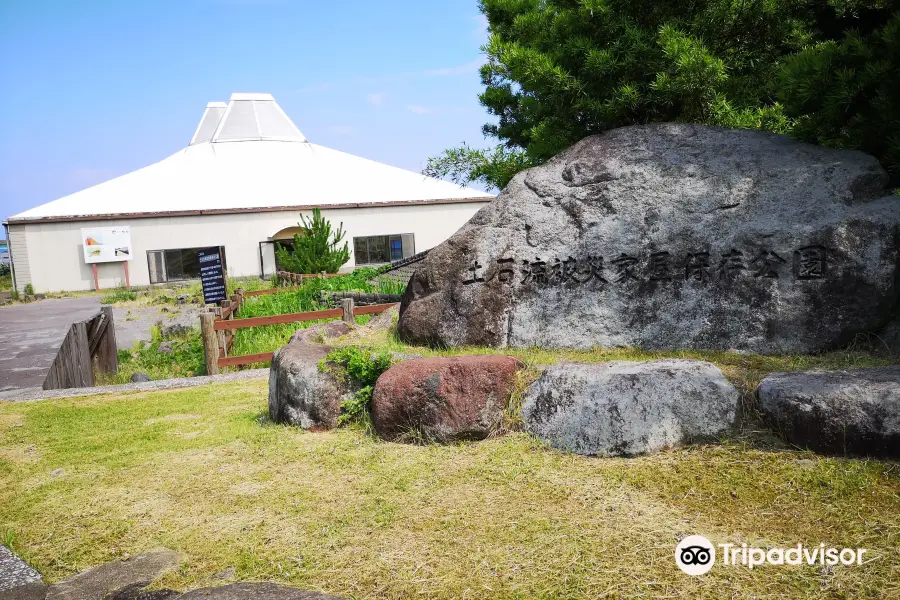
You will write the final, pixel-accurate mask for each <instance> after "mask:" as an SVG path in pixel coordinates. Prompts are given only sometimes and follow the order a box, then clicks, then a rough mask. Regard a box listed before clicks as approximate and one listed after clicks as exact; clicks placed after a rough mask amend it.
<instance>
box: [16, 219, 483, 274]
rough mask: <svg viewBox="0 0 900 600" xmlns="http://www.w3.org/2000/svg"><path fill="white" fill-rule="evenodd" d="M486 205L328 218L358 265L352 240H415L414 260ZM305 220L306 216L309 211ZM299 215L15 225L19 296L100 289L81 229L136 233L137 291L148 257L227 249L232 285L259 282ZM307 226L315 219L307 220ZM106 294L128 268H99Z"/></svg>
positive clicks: (133, 235)
mask: <svg viewBox="0 0 900 600" xmlns="http://www.w3.org/2000/svg"><path fill="white" fill-rule="evenodd" d="M482 206H484V204H482V203H464V204H435V205H409V206H396V207H374V208H347V209H331V210H328V209H326V208H323V210H322V216H324V217H325V218H326V219H329V220H330V221H331V222H332V224H333V225H334V226H335V227H336V226H337V225H338V223H341V222H343V225H344V231H345V232H346V237H345V238H344V239H345V240H346V241H347V242H349V247H350V252H351V257H350V262H349V263H347V265H346V266H345V268H346V267H349V268H352V267H353V266H354V265H355V262H354V257H353V255H352V254H353V238H354V237H359V236H370V235H390V234H399V233H413V234H415V245H416V248H415V250H416V252H421V251H422V250H426V249H429V248H432V247H434V246H437V245H438V244H440V243H441V242H443V241H444V240H446V239H447V238H448V237H450V236H451V235H452V234H453V233H454V232H456V230H457V229H459V228H460V227H462V225H464V224H465V223H466V222H467V221H468V220H469V219H470V218H472V216H473V215H474V214H475V213H476V212H477V211H478V210H479V209H480V208H481V207H482ZM304 212H305V211H304ZM299 215H300V213H299V212H296V211H290V212H268V213H238V214H222V215H201V216H183V217H158V218H157V217H154V218H146V219H122V220H103V221H100V220H98V221H77V222H64V223H40V224H36V223H35V224H16V223H15V221H12V222H10V223H9V237H10V242H11V244H12V245H13V252H12V254H13V260H14V261H15V269H16V284H17V287H18V288H19V290H20V291H21V289H22V288H23V287H24V285H25V283H31V284H32V285H33V286H34V290H35V292H56V291H75V290H90V289H93V287H94V276H93V271H92V269H91V266H90V265H88V264H85V262H84V256H83V252H82V248H81V229H82V228H87V227H113V226H116V225H128V226H130V227H131V243H132V249H133V252H134V258H133V259H132V260H131V261H129V275H130V279H131V284H132V285H137V286H140V285H149V283H150V272H149V268H148V264H147V252H148V251H151V250H166V249H177V248H199V247H208V246H224V247H225V259H226V263H227V265H228V274H229V276H231V277H245V276H254V275H256V276H258V275H260V256H259V243H260V242H263V241H267V240H270V239H271V236H273V235H275V234H276V233H278V232H279V231H281V230H282V229H284V228H287V227H293V226H296V225H297V222H298V221H299V220H300V216H299ZM306 216H307V218H309V214H308V213H306ZM97 267H98V277H99V281H100V287H101V288H113V287H116V286H118V285H123V284H124V282H125V272H124V268H123V265H122V263H105V264H98V265H97Z"/></svg>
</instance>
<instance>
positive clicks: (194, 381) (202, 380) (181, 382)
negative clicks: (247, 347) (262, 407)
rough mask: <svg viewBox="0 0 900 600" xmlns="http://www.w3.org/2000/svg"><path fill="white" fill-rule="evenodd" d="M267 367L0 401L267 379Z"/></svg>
mask: <svg viewBox="0 0 900 600" xmlns="http://www.w3.org/2000/svg"><path fill="white" fill-rule="evenodd" d="M268 377H269V369H249V370H246V371H237V372H235V373H224V374H222V375H204V376H201V377H184V378H181V379H162V380H159V381H145V382H142V383H126V384H123V385H105V386H102V387H91V388H71V389H67V390H42V389H40V388H28V389H23V390H19V391H18V392H17V393H16V394H14V395H11V396H7V397H4V398H0V402H4V401H8V402H25V401H30V400H46V399H49V398H72V397H75V396H92V395H96V394H122V393H126V392H152V391H155V390H174V389H178V388H189V387H197V386H200V385H210V384H213V383H226V382H229V381H249V380H253V379H267V378H268Z"/></svg>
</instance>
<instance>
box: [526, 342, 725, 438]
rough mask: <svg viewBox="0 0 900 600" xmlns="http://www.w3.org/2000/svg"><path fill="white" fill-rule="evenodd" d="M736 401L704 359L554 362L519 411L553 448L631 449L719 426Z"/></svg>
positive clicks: (709, 432) (716, 432) (712, 433)
mask: <svg viewBox="0 0 900 600" xmlns="http://www.w3.org/2000/svg"><path fill="white" fill-rule="evenodd" d="M739 402H740V395H739V394H738V392H737V390H735V388H734V386H732V385H731V383H729V382H728V380H727V379H726V378H725V376H724V375H723V374H722V372H721V371H720V370H719V369H718V368H717V367H716V366H715V365H713V364H711V363H708V362H703V361H696V360H677V359H676V360H657V361H652V362H645V363H640V362H627V361H614V362H608V363H559V364H556V365H553V366H551V367H548V368H547V369H545V370H544V373H543V374H542V375H541V376H540V378H539V379H538V380H537V381H536V382H535V383H533V384H532V385H531V387H529V388H528V391H527V392H526V395H525V402H524V405H523V407H522V418H523V420H524V422H525V429H526V430H527V431H528V432H529V433H532V434H533V435H535V436H536V437H537V438H539V439H540V440H543V441H544V442H546V443H548V444H550V445H551V446H553V447H554V448H558V449H560V450H566V451H569V452H575V453H578V454H587V455H598V456H632V455H636V454H644V453H647V452H654V451H657V450H661V449H663V448H670V447H675V446H680V445H683V444H686V443H689V442H691V441H695V440H696V441H699V440H704V439H709V438H715V437H718V436H720V435H722V434H724V433H726V432H727V431H728V430H729V429H730V428H731V427H732V426H733V425H734V423H735V420H736V417H737V410H738V404H739Z"/></svg>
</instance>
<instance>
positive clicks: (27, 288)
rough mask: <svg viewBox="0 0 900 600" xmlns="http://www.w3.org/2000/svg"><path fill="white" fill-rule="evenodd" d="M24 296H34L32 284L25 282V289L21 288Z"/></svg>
mask: <svg viewBox="0 0 900 600" xmlns="http://www.w3.org/2000/svg"><path fill="white" fill-rule="evenodd" d="M23 291H24V292H25V295H26V296H34V286H33V285H31V284H30V283H26V284H25V289H24V290H23Z"/></svg>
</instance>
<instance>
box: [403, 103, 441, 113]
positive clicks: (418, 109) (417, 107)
mask: <svg viewBox="0 0 900 600" xmlns="http://www.w3.org/2000/svg"><path fill="white" fill-rule="evenodd" d="M406 109H407V110H408V111H409V112H411V113H413V114H416V115H430V114H433V113H434V112H435V111H434V109H431V108H428V107H427V106H422V105H421V104H410V105H409V106H407V107H406Z"/></svg>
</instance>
